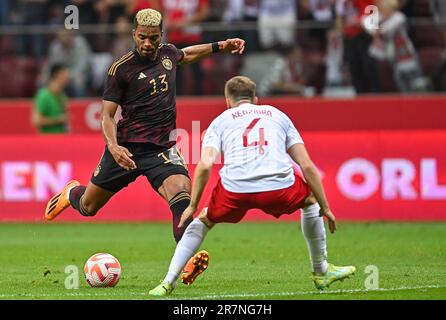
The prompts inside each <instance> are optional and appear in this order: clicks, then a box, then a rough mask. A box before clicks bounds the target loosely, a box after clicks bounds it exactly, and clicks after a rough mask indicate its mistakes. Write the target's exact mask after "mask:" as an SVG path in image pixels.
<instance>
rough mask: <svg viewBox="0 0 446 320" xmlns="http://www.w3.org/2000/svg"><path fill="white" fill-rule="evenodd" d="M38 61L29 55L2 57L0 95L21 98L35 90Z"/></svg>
mask: <svg viewBox="0 0 446 320" xmlns="http://www.w3.org/2000/svg"><path fill="white" fill-rule="evenodd" d="M38 66H39V64H38V62H37V61H36V60H35V59H34V58H31V57H12V56H7V57H3V58H2V59H1V60H0V73H1V74H2V75H3V76H2V77H0V96H2V97H8V98H23V97H32V96H34V94H35V92H36V90H37V83H36V79H37V75H38V72H39V68H38Z"/></svg>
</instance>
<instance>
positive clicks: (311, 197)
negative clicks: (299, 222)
mask: <svg viewBox="0 0 446 320" xmlns="http://www.w3.org/2000/svg"><path fill="white" fill-rule="evenodd" d="M315 203H317V199H316V197H315V196H314V195H313V194H312V193H310V195H309V196H308V197H307V198H306V199H305V202H304V206H303V207H304V208H305V207H308V206H311V205H312V204H315Z"/></svg>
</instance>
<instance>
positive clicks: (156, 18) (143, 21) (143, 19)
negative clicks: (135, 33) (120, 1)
mask: <svg viewBox="0 0 446 320" xmlns="http://www.w3.org/2000/svg"><path fill="white" fill-rule="evenodd" d="M162 24H163V16H162V15H161V13H159V12H158V11H156V10H153V9H143V10H139V11H138V13H137V14H136V16H135V20H134V25H135V28H136V27H137V26H144V27H160V28H161V27H162Z"/></svg>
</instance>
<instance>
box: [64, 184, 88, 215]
mask: <svg viewBox="0 0 446 320" xmlns="http://www.w3.org/2000/svg"><path fill="white" fill-rule="evenodd" d="M86 189H87V187H85V186H77V187H74V188H73V189H71V191H70V196H69V198H70V204H71V206H72V207H73V208H74V209H76V210H77V211H79V212H80V214H81V215H83V216H86V217H88V216H90V215H89V214H88V212H87V211H86V210H85V209H84V208H83V206H82V203H81V197H82V196H83V195H84V193H85V190H86Z"/></svg>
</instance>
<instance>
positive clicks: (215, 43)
mask: <svg viewBox="0 0 446 320" xmlns="http://www.w3.org/2000/svg"><path fill="white" fill-rule="evenodd" d="M218 51H220V46H219V45H218V42H213V43H212V53H215V52H218Z"/></svg>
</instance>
